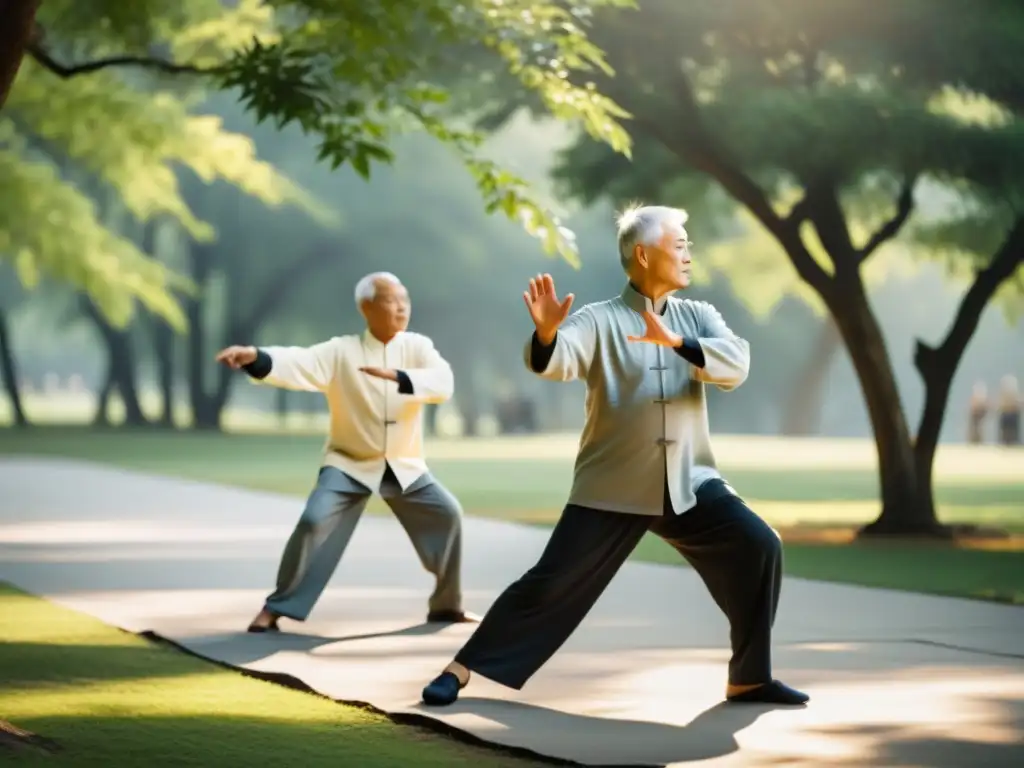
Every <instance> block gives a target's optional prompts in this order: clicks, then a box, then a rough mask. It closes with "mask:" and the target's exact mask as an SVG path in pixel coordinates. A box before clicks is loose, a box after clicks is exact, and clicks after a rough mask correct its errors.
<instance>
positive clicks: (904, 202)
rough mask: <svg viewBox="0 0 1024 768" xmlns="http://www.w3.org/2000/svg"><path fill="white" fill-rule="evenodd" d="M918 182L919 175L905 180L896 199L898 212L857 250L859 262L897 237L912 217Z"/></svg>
mask: <svg viewBox="0 0 1024 768" xmlns="http://www.w3.org/2000/svg"><path fill="white" fill-rule="evenodd" d="M916 184H917V176H916V175H914V176H910V177H908V178H907V180H906V181H904V182H903V187H902V189H901V190H900V196H899V198H897V201H896V214H895V215H894V216H893V217H892V218H891V219H889V221H887V222H886V223H885V224H883V225H882V226H881V227H879V229H878V231H877V232H875V234H873V235H872V236H871V237H870V238H869V239H868V241H867V243H866V244H865V245H864V247H863V248H861V249H860V250H859V251H857V260H858V263H863V262H864V261H865V260H866V259H867V258H868V257H869V256H870V255H871V254H872V253H874V252H875V250H876V249H877V248H878V247H879V246H880V245H882V244H883V243H885V242H886V241H888V240H891V239H892V238H894V237H896V235H898V234H899V231H900V230H901V229H902V228H903V225H904V224H906V223H907V219H909V218H910V213H911V211H913V210H914V186H915V185H916Z"/></svg>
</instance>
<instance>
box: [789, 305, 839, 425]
mask: <svg viewBox="0 0 1024 768" xmlns="http://www.w3.org/2000/svg"><path fill="white" fill-rule="evenodd" d="M841 346H842V337H841V336H840V335H839V329H838V328H837V327H836V324H835V322H834V321H833V320H832V318H831V317H826V318H825V319H824V320H822V321H821V325H820V327H819V329H818V338H817V340H816V341H815V344H814V347H813V348H812V350H811V353H810V355H808V357H807V360H806V361H805V362H804V364H803V366H801V368H800V370H799V371H798V372H797V375H796V377H795V378H794V380H793V384H792V387H791V388H790V391H789V397H788V398H787V400H786V405H785V408H784V409H783V413H782V426H781V431H782V434H784V435H800V436H804V435H816V434H818V433H819V432H820V430H821V411H822V407H823V406H824V402H825V383H826V380H827V379H828V372H829V369H830V368H831V367H832V361H833V360H835V358H836V354H837V353H838V352H839V350H840V348H841Z"/></svg>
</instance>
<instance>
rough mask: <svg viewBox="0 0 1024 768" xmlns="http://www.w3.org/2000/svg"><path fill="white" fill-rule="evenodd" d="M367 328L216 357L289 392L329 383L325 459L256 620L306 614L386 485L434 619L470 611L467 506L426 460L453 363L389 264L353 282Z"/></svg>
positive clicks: (271, 621) (274, 623)
mask: <svg viewBox="0 0 1024 768" xmlns="http://www.w3.org/2000/svg"><path fill="white" fill-rule="evenodd" d="M355 298H356V305H357V306H358V307H359V311H360V312H361V313H362V315H363V317H364V318H365V319H366V331H365V332H364V333H362V334H358V335H357V334H352V335H348V336H336V337H334V338H332V339H330V340H329V341H325V342H322V343H320V344H316V345H314V346H312V347H263V348H262V349H257V348H256V347H244V346H234V347H228V348H227V349H225V350H223V351H221V352H220V353H219V354H218V355H217V360H218V362H221V363H224V364H226V365H228V366H230V367H231V368H235V369H238V368H241V369H244V370H245V371H246V372H247V373H248V374H249V375H250V376H251V377H252V378H253V379H256V380H258V381H261V382H264V383H266V384H271V385H274V386H278V387H285V388H287V389H295V390H302V391H306V392H320V393H322V394H323V395H324V397H326V398H327V404H328V406H329V409H330V418H331V426H330V435H329V437H328V439H327V444H326V446H325V450H324V460H323V466H322V467H321V469H320V474H319V477H318V479H317V483H316V487H315V488H314V489H313V491H312V493H311V494H310V496H309V499H308V500H307V502H306V508H305V510H304V511H303V513H302V516H301V517H300V518H299V522H298V525H297V526H296V527H295V531H294V532H293V533H292V535H291V538H290V539H289V540H288V543H287V545H286V546H285V550H284V555H283V556H282V558H281V565H280V568H279V570H278V574H277V588H276V589H275V590H274V592H273V593H271V594H270V596H269V597H267V599H266V603H265V605H264V606H263V609H262V610H261V611H260V613H259V614H258V615H257V616H256V618H255V619H254V620H253V621H252V623H251V624H250V626H249V631H250V632H266V631H274V630H277V629H278V620H279V619H280V618H281V617H282V616H283V617H286V618H289V619H294V620H295V621H305V620H306V618H307V617H308V616H309V613H310V611H311V610H312V609H313V606H314V605H315V604H316V601H317V600H318V599H319V597H320V594H321V593H322V592H323V590H324V588H325V587H326V586H327V582H328V580H329V579H330V578H331V575H332V574H333V573H334V571H335V569H336V568H337V567H338V563H339V561H340V560H341V556H342V554H343V553H344V551H345V547H346V545H347V544H348V542H349V539H350V538H351V537H352V533H353V531H354V530H355V527H356V523H357V522H358V521H359V516H360V515H361V514H362V512H363V509H364V508H365V506H366V502H367V500H368V499H369V497H370V495H371V493H373V492H375V491H376V492H379V493H380V495H381V497H382V498H383V499H384V501H385V502H386V503H387V504H388V506H389V507H391V511H392V512H394V514H395V516H396V517H397V518H398V521H399V522H400V523H401V524H402V526H403V527H404V528H405V530H406V533H408V534H409V537H410V538H411V539H412V543H413V546H414V547H415V548H416V552H417V554H418V555H419V557H420V560H421V561H422V563H423V567H424V568H426V569H427V571H429V572H430V573H432V574H433V575H434V576H435V578H436V587H435V589H434V593H433V594H432V595H431V596H430V601H429V608H428V614H427V621H428V622H447V623H454V622H463V621H471V620H473V619H472V618H471V617H470V616H468V615H467V614H466V613H465V612H464V611H463V610H462V605H461V601H462V593H461V588H460V585H459V578H460V574H459V571H460V568H461V562H462V537H461V530H462V528H461V524H462V510H461V508H460V506H459V502H458V501H457V500H456V499H455V497H454V496H452V494H451V493H449V492H448V491H447V489H445V487H444V486H443V485H441V483H439V482H438V481H437V480H435V479H434V478H433V477H432V476H431V475H430V472H429V471H428V470H427V465H426V463H425V462H424V460H423V433H422V413H421V411H422V408H423V405H424V404H425V403H441V402H444V401H445V400H447V399H448V398H450V397H451V396H452V390H453V387H454V383H453V377H452V370H451V368H450V367H449V365H448V363H447V362H446V361H445V360H444V358H443V357H441V355H440V354H439V353H438V351H437V350H436V349H435V348H434V344H433V343H432V342H431V341H430V339H428V338H427V337H426V336H421V335H420V334H417V333H410V332H408V331H406V328H407V327H408V325H409V314H410V302H409V294H408V292H407V291H406V289H405V287H404V286H403V285H402V283H401V282H400V281H399V279H398V278H397V277H395V276H394V275H392V274H391V273H389V272H376V273H374V274H370V275H367V276H366V277H364V278H363V279H362V280H360V281H359V283H358V284H357V285H356V289H355Z"/></svg>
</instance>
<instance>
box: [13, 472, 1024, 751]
mask: <svg viewBox="0 0 1024 768" xmlns="http://www.w3.org/2000/svg"><path fill="white" fill-rule="evenodd" d="M299 507H300V502H297V501H296V500H295V499H291V498H285V497H280V496H272V495H268V494H263V493H250V492H246V491H242V490H237V489H231V488H223V487H218V486H211V485H205V484H199V483H192V482H186V481H180V480H172V479H166V478H160V477H153V476H148V475H142V474H137V473H130V472H125V471H119V470H115V469H112V468H108V467H102V466H99V465H90V464H85V463H80V462H70V461H50V460H45V461H44V460H28V459H25V460H21V459H5V460H2V461H0V579H3V580H7V581H10V582H12V583H14V584H16V585H18V586H20V587H22V588H24V589H26V590H28V591H30V592H34V593H36V594H41V595H45V596H47V597H49V598H50V599H52V600H54V601H56V602H59V603H61V604H64V605H67V606H70V607H72V608H75V609H78V610H81V611H84V612H86V613H89V614H92V615H94V616H97V617H99V618H100V619H103V620H105V621H107V622H109V623H111V624H114V625H117V626H120V627H123V628H125V629H129V630H134V631H145V630H149V631H152V632H154V633H156V634H159V635H161V636H164V637H166V638H168V639H171V640H174V641H175V642H177V643H179V644H181V645H183V646H185V647H187V648H189V649H191V650H193V651H194V652H196V653H198V654H201V655H203V656H206V657H209V658H212V659H217V660H219V661H223V662H227V663H230V664H233V665H236V666H240V667H248V668H251V669H254V670H261V671H268V672H279V673H287V674H290V675H292V676H294V677H297V678H299V679H301V680H303V681H304V682H305V683H306V684H308V685H309V686H310V687H312V688H314V689H316V690H318V691H320V692H322V693H324V694H326V695H328V696H330V697H332V698H335V699H339V700H345V701H359V702H368V703H371V704H373V705H375V706H377V707H379V708H380V709H383V710H386V711H389V712H413V713H419V714H423V715H426V716H429V717H436V718H438V719H443V720H444V721H446V722H447V723H449V724H450V725H452V726H455V727H456V728H459V729H463V730H465V731H469V732H471V733H473V734H475V735H476V736H478V737H480V738H482V739H485V740H488V741H491V742H496V743H501V744H506V745H513V746H518V747H525V748H528V749H531V750H533V751H535V752H537V753H540V754H544V755H549V756H553V757H560V758H565V759H570V760H574V761H578V762H581V763H585V764H589V765H623V766H624V765H637V766H655V765H656V766H667V765H686V764H689V763H691V762H693V761H704V762H702V763H701V765H702V766H714V767H715V768H718V766H737V765H742V766H748V765H749V766H765V765H786V766H808V767H810V766H814V767H815V768H818V767H820V766H833V765H849V766H911V765H912V766H951V767H952V766H957V767H958V768H959V767H962V766H982V765H984V766H986V767H989V766H1011V765H1013V766H1020V765H1024V747H1022V744H1024V610H1022V609H1020V608H1014V607H1009V606H1000V605H992V604H986V603H982V602H974V601H967V600H956V599H946V598H934V597H925V596H920V595H912V594H906V593H900V592H889V591H883V590H870V589H863V588H857V587H846V586H838V585H830V584H822V583H816V582H808V581H802V580H799V579H789V580H787V582H786V584H785V586H784V589H783V597H782V605H781V608H780V612H779V617H778V622H777V625H776V652H775V659H776V672H777V674H778V676H779V677H780V678H782V679H784V680H786V681H787V682H790V683H791V684H793V685H795V686H797V687H800V688H803V689H804V690H807V691H808V692H809V693H810V694H811V696H812V702H811V705H810V706H809V707H807V708H806V709H801V710H771V711H769V710H766V709H759V708H748V707H728V706H720V704H719V703H720V700H721V694H722V689H723V685H724V678H725V664H726V660H727V658H728V651H727V628H726V624H725V622H724V620H723V618H722V617H721V616H720V615H719V613H718V609H717V608H716V607H715V605H714V604H713V603H712V601H711V599H710V598H709V597H708V595H707V593H706V592H705V590H704V588H703V586H702V585H701V584H700V582H699V581H698V579H697V578H696V576H695V574H694V573H693V572H692V571H690V570H688V569H685V568H672V567H665V566H654V565H642V564H633V563H630V564H627V565H626V566H625V568H624V569H623V570H622V572H621V573H620V574H619V576H618V577H617V579H616V580H615V582H614V583H613V584H612V586H611V588H610V589H609V590H608V591H607V593H606V594H605V596H604V597H603V598H602V599H601V601H600V602H599V603H598V605H597V606H596V608H595V609H594V611H593V612H592V613H591V615H590V616H589V617H588V618H587V620H586V622H585V623H584V625H583V626H582V627H581V629H580V631H579V632H578V633H577V634H576V635H575V636H574V637H573V638H572V639H571V640H570V641H569V643H568V644H567V645H566V646H565V647H564V649H563V650H562V651H561V652H560V653H559V654H558V655H556V657H555V658H554V659H553V660H552V662H551V663H550V664H549V665H548V666H547V667H545V668H544V669H543V670H542V671H541V673H540V674H539V675H538V676H537V677H536V678H534V680H532V681H531V682H530V684H529V685H528V686H527V687H526V689H525V690H523V691H521V692H518V693H516V692H513V691H507V690H504V689H502V688H501V687H499V686H497V685H495V684H492V683H489V682H487V681H484V680H480V679H476V680H474V682H473V684H472V685H471V687H470V688H468V689H467V691H466V696H465V697H464V698H463V699H462V701H461V702H460V703H459V704H457V705H456V706H454V707H451V708H449V709H447V710H430V709H425V708H421V707H420V706H419V704H418V699H419V692H420V689H421V687H422V686H423V684H424V683H425V682H426V681H427V680H429V679H430V678H431V677H433V676H434V675H435V674H436V673H437V671H438V670H439V669H440V668H441V667H442V666H443V664H444V663H446V662H447V661H448V660H449V659H450V658H451V655H452V654H453V652H454V651H455V650H456V649H457V648H458V647H459V646H460V644H461V643H462V642H463V641H464V639H465V638H466V637H467V636H468V634H469V633H470V632H471V631H472V627H469V626H457V627H448V628H443V629H441V630H436V629H434V628H433V627H427V626H424V625H423V624H422V621H423V618H424V616H425V612H426V597H427V594H428V592H429V588H430V582H431V578H430V577H429V576H428V575H427V574H426V573H425V572H424V571H422V569H421V568H420V566H419V562H418V560H417V559H416V556H415V554H414V552H413V549H412V546H411V544H410V543H409V541H408V540H407V539H406V538H405V536H404V534H403V532H402V530H401V528H400V526H399V525H398V524H397V522H396V521H395V520H393V519H392V518H390V517H367V518H365V519H364V520H363V521H362V522H361V523H360V527H359V529H358V530H357V532H356V535H355V537H354V538H353V541H352V544H351V546H350V549H349V552H348V553H347V555H346V559H345V561H344V562H343V563H342V565H341V567H340V568H339V569H338V572H337V573H336V575H335V577H334V580H333V581H332V585H331V587H330V588H329V589H328V591H327V593H326V594H325V595H324V598H323V600H322V602H321V603H320V604H319V605H318V606H317V608H316V610H315V611H314V613H313V615H312V616H311V618H310V620H309V621H308V622H307V623H305V624H303V625H299V624H296V623H294V622H286V623H283V626H284V627H285V628H286V629H287V630H288V632H287V633H284V634H281V635H280V636H270V635H248V634H246V633H245V632H244V629H245V626H246V624H247V623H248V621H249V619H250V618H251V617H252V615H253V614H254V613H255V612H256V610H257V609H258V608H259V606H260V604H261V599H262V597H263V596H264V594H265V593H266V591H267V590H268V588H269V587H270V586H271V583H272V580H273V578H274V574H275V572H276V568H277V559H278V557H279V555H280V549H281V547H282V545H283V543H284V540H285V538H286V537H287V535H288V533H289V532H290V530H291V528H292V525H293V524H294V521H295V519H296V516H297V515H298V513H299ZM465 530H466V533H465V540H466V555H465V571H464V582H465V585H466V593H467V607H468V608H470V609H471V610H476V611H479V612H481V613H482V612H484V611H485V610H486V609H487V607H488V606H489V605H490V603H491V601H492V600H493V599H494V597H495V595H496V594H497V592H498V591H500V590H501V589H502V588H503V587H504V586H505V585H507V584H508V583H509V582H510V581H511V580H512V579H514V578H516V577H517V576H518V575H519V574H520V573H521V572H522V571H523V570H525V569H526V568H528V567H529V566H530V565H532V564H533V562H534V561H535V560H536V558H537V556H538V555H539V553H540V551H541V549H542V547H543V546H544V543H545V541H546V537H547V534H546V532H545V531H543V530H537V529H532V528H527V527H522V526H517V525H511V524H506V523H499V522H493V521H487V520H478V519H474V518H470V519H468V520H467V521H466V529H465Z"/></svg>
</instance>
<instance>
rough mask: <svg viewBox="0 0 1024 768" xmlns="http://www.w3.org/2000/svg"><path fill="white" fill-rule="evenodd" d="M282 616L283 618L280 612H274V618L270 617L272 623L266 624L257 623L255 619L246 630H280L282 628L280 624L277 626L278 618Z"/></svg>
mask: <svg viewBox="0 0 1024 768" xmlns="http://www.w3.org/2000/svg"><path fill="white" fill-rule="evenodd" d="M280 618H281V615H280V614H277V613H274V614H272V618H271V619H270V623H269V624H266V625H260V624H257V623H256V620H255V619H253V623H252V624H250V625H249V628H248V629H247V630H246V631H247V632H280V631H281V628H280V627H279V626H277V620H278V619H280Z"/></svg>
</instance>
